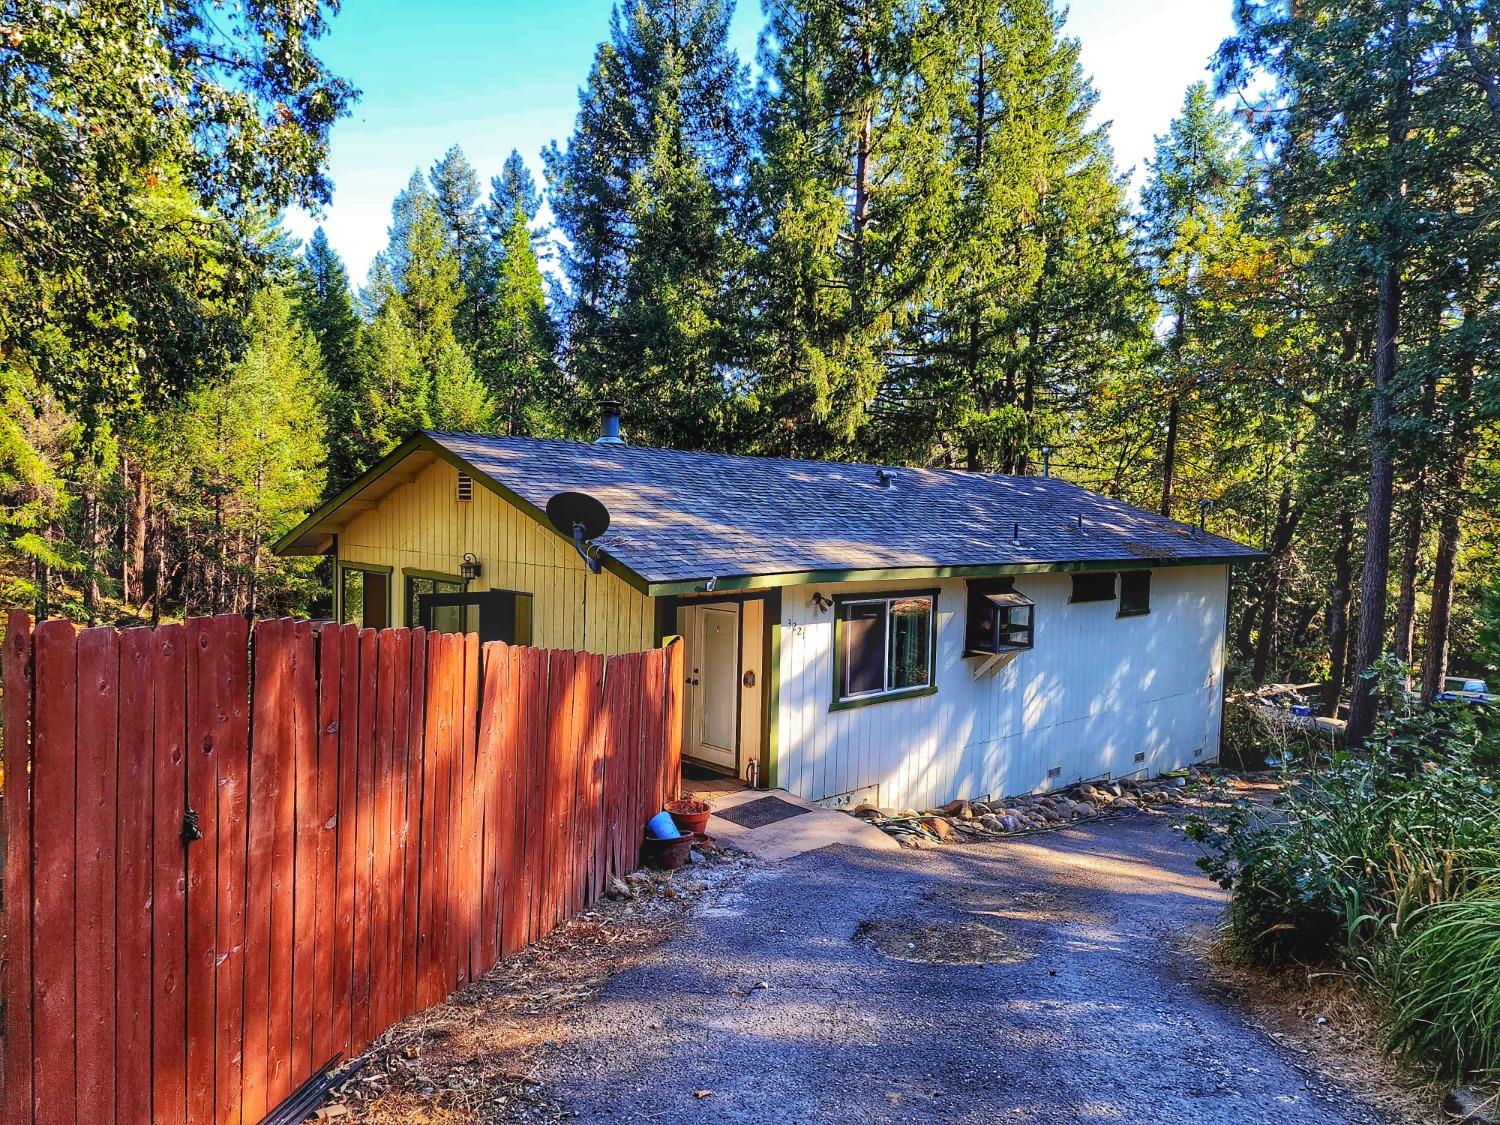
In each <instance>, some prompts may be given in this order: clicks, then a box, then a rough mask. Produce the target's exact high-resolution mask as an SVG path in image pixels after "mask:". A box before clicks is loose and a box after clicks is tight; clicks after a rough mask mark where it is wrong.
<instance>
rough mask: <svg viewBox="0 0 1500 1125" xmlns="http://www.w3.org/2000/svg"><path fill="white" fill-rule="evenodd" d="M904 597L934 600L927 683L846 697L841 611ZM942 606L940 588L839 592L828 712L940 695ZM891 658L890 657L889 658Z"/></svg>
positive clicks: (928, 641) (928, 644)
mask: <svg viewBox="0 0 1500 1125" xmlns="http://www.w3.org/2000/svg"><path fill="white" fill-rule="evenodd" d="M901 598H928V599H930V600H931V602H932V612H931V613H930V614H928V617H927V682H926V683H925V684H922V685H921V686H920V687H909V688H897V689H895V690H894V691H890V690H887V691H882V692H878V693H873V694H866V695H857V696H853V697H851V698H847V699H845V698H843V697H841V696H840V694H839V684H840V682H841V681H842V680H843V671H844V667H843V659H844V657H843V653H844V644H843V641H844V617H843V613H842V610H843V608H844V607H845V606H846V605H851V604H854V603H858V602H880V601H883V602H893V601H897V600H899V599H901ZM940 605H941V593H940V591H939V590H938V588H937V587H935V586H934V587H931V588H929V589H925V590H879V591H875V590H871V591H865V592H863V593H849V594H836V595H834V599H833V700H832V702H831V703H830V704H829V705H828V710H829V711H850V710H853V709H854V708H856V707H868V706H870V705H871V704H873V703H887V702H890V701H891V700H894V699H915V698H917V697H918V696H923V695H935V694H937V689H938V684H937V665H938V660H937V635H938V611H939V608H940ZM886 630H887V632H886V639H885V644H886V646H887V653H888V652H889V646H890V633H889V630H890V624H889V617H887V624H886ZM887 659H888V657H887Z"/></svg>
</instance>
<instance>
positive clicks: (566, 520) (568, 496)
mask: <svg viewBox="0 0 1500 1125" xmlns="http://www.w3.org/2000/svg"><path fill="white" fill-rule="evenodd" d="M547 519H548V520H550V521H551V523H552V526H553V527H555V528H556V529H557V530H558V531H559V532H561V533H562V534H563V535H565V536H567V537H568V538H570V539H572V540H573V549H574V550H575V551H577V552H578V557H579V558H581V559H583V562H584V565H585V566H587V567H588V568H589V570H590V571H592V572H593V573H594V574H598V573H599V572H600V570H602V569H603V568H604V564H603V563H602V562H601V561H600V558H599V554H598V548H595V553H594V554H592V555H591V554H589V551H588V548H589V544H590V543H592V542H593V541H594V540H595V539H598V538H599V536H601V535H603V534H604V533H605V532H606V531H608V530H609V509H608V508H606V507H605V506H604V505H603V504H601V503H600V502H599V501H598V500H595V499H594V498H593V497H592V496H590V495H589V494H588V493H586V492H559V493H558V494H557V495H556V496H554V497H552V499H551V500H548V501H547Z"/></svg>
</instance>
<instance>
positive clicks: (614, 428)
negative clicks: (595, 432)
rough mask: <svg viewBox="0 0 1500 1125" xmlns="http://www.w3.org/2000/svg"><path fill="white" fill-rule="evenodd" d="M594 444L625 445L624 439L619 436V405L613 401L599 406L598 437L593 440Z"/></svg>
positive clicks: (606, 401)
mask: <svg viewBox="0 0 1500 1125" xmlns="http://www.w3.org/2000/svg"><path fill="white" fill-rule="evenodd" d="M594 444H595V445H624V444H625V439H624V438H622V437H621V436H620V404H619V403H618V402H616V401H615V400H613V399H606V400H605V401H604V402H601V403H600V404H599V436H598V437H596V438H595V439H594Z"/></svg>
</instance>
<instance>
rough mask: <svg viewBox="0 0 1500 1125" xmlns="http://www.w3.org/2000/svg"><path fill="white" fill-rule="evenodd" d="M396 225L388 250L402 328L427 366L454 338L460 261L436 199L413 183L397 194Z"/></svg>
mask: <svg viewBox="0 0 1500 1125" xmlns="http://www.w3.org/2000/svg"><path fill="white" fill-rule="evenodd" d="M395 214H396V217H397V223H396V224H395V225H393V226H392V228H391V245H390V249H389V251H388V253H389V255H390V260H391V262H392V264H393V265H399V267H400V268H399V271H398V272H397V273H396V287H397V291H398V293H399V295H400V298H401V299H400V301H399V303H397V306H396V307H397V308H398V309H399V310H400V313H401V317H402V320H403V323H404V324H405V326H406V330H407V331H408V332H409V333H410V334H411V338H412V342H413V343H414V344H415V345H416V348H417V354H418V355H419V356H420V357H421V359H422V362H423V363H425V364H428V365H429V366H430V365H431V364H432V362H433V360H434V358H435V357H436V356H437V353H438V351H439V350H440V349H441V348H442V347H443V345H445V344H446V343H448V342H449V341H450V340H452V339H453V338H454V319H455V317H457V315H458V311H459V307H460V305H461V304H462V302H463V296H464V290H463V283H462V281H461V280H460V278H459V274H460V269H461V267H460V263H459V259H458V255H457V254H456V253H455V252H454V250H453V247H452V244H451V242H450V240H449V236H448V232H447V230H446V229H445V227H444V225H443V220H442V216H441V215H440V214H439V212H438V208H437V201H436V200H435V199H434V197H433V196H432V194H431V193H430V192H428V191H427V190H426V188H425V186H424V185H422V184H421V183H420V182H418V181H415V180H414V181H413V184H412V185H411V186H409V187H408V188H407V190H406V191H405V192H404V193H402V195H401V196H399V197H398V198H397V203H396V210H395Z"/></svg>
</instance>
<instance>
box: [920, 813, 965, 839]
mask: <svg viewBox="0 0 1500 1125" xmlns="http://www.w3.org/2000/svg"><path fill="white" fill-rule="evenodd" d="M922 827H923V828H925V829H927V831H929V832H931V833H932V834H933V835H934V836H936V837H937V838H938V839H939V840H951V839H953V837H954V836H956V835H957V833H956V832H954V831H953V825H952V824H951V823H949V822H948V821H947V820H944V819H943V818H942V817H940V816H924V817H923V818H922Z"/></svg>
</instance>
